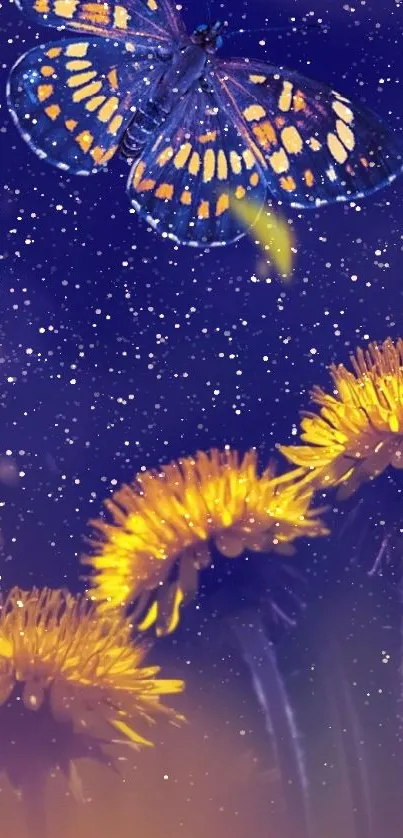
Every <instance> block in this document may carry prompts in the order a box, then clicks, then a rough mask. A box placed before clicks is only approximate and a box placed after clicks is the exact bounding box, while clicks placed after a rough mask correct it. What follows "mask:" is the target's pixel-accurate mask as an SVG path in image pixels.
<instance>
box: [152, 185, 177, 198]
mask: <svg viewBox="0 0 403 838" xmlns="http://www.w3.org/2000/svg"><path fill="white" fill-rule="evenodd" d="M173 194H174V188H173V186H172V183H161V184H160V185H159V187H158V189H157V190H156V192H155V196H156V198H163V199H164V200H166V201H170V200H171V198H172V196H173Z"/></svg>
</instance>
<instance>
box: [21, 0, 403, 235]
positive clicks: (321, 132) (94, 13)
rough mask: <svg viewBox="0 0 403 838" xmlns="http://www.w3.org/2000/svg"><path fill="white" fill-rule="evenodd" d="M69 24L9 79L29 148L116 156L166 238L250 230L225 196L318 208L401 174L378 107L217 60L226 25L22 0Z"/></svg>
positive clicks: (123, 8)
mask: <svg viewBox="0 0 403 838" xmlns="http://www.w3.org/2000/svg"><path fill="white" fill-rule="evenodd" d="M19 6H20V8H21V9H22V10H23V11H25V12H27V13H28V14H29V15H30V17H31V19H33V21H34V22H35V23H43V24H44V25H46V26H54V27H57V28H58V29H65V28H66V29H71V30H73V31H74V32H76V33H78V36H77V37H75V38H71V39H70V38H62V39H61V40H59V41H56V42H54V43H52V44H46V45H44V46H39V47H35V48H34V49H32V50H30V51H29V52H28V53H27V54H26V55H24V56H22V58H20V60H19V61H17V63H16V64H15V66H14V67H13V69H12V70H11V73H10V78H9V83H8V102H9V107H10V110H11V114H12V116H13V118H14V121H15V122H16V124H17V126H18V128H19V130H20V131H21V133H22V136H23V138H24V139H25V140H26V142H27V143H28V145H29V146H30V147H31V148H32V149H33V150H34V151H35V152H36V153H37V154H38V155H39V157H41V158H43V159H44V160H47V162H49V163H52V164H53V165H55V166H58V167H59V168H60V169H62V170H64V171H66V172H69V173H71V174H78V175H86V174H91V173H93V172H97V171H100V170H101V169H103V168H104V167H105V166H106V164H107V163H108V162H109V161H110V160H111V158H112V157H113V156H114V155H115V154H116V153H117V152H120V153H121V154H123V156H124V157H126V158H127V159H128V160H129V162H130V163H131V168H130V174H129V178H128V182H127V192H128V196H129V199H130V201H131V203H132V205H133V206H134V207H135V209H136V210H137V211H138V213H139V215H140V216H142V217H143V218H145V219H146V220H147V222H149V223H150V224H151V225H152V226H153V227H154V228H155V229H156V230H158V231H159V232H160V233H161V234H162V235H163V236H164V237H170V238H172V239H174V240H175V241H176V242H178V243H180V244H189V245H195V246H199V247H209V246H211V245H223V244H228V243H230V242H232V241H235V240H237V239H239V238H240V237H241V236H242V235H244V233H245V225H244V224H243V222H242V220H241V218H240V214H238V213H236V212H232V211H231V201H232V200H233V199H235V200H242V199H245V198H246V199H248V198H250V199H251V206H256V207H257V212H259V211H260V209H261V208H262V207H263V206H264V204H265V201H266V199H267V197H268V196H271V197H272V198H274V199H275V200H276V201H278V202H280V203H281V204H283V205H285V206H288V205H291V206H293V207H299V208H307V207H317V206H319V205H321V204H327V203H330V202H332V201H345V200H349V199H352V198H362V197H363V196H365V195H367V194H369V193H371V192H373V191H374V190H376V189H379V188H380V187H382V186H384V185H386V184H387V183H390V182H391V181H392V180H393V179H394V178H395V177H396V175H397V174H398V173H399V171H401V169H402V165H403V147H402V143H401V141H400V140H398V139H397V138H396V137H395V136H394V135H393V133H392V131H390V130H389V129H388V127H386V126H385V125H384V124H383V122H382V121H381V120H380V119H379V118H378V117H377V116H376V115H375V114H373V113H372V112H371V111H370V110H368V109H366V108H364V107H362V106H360V105H353V104H352V103H351V102H350V101H349V100H348V99H346V98H345V97H344V96H341V95H340V94H339V93H336V92H335V91H333V90H331V89H330V88H328V87H326V86H325V85H322V84H319V83H317V82H315V81H311V80H309V79H307V78H304V77H303V76H301V75H300V74H299V73H297V72H294V71H288V70H284V69H281V68H279V67H275V66H271V65H269V64H267V63H265V62H261V61H254V60H249V59H248V58H239V59H234V60H223V59H221V58H220V57H219V56H218V55H217V51H218V49H219V47H220V46H221V43H222V31H223V26H222V24H220V23H215V24H213V25H208V26H207V25H202V26H199V27H198V28H197V29H196V30H195V32H194V33H193V34H192V35H190V36H189V35H188V34H187V32H186V30H185V27H184V24H183V21H182V19H181V18H180V17H179V15H178V14H177V12H176V10H175V9H174V7H173V6H172V5H171V2H170V0H104V1H102V2H98V0H19Z"/></svg>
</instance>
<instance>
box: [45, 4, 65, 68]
mask: <svg viewBox="0 0 403 838" xmlns="http://www.w3.org/2000/svg"><path fill="white" fill-rule="evenodd" d="M46 2H47V0H46ZM61 51H62V48H61V47H51V48H50V49H48V50H46V52H45V55H46V57H47V58H59V55H60V53H61Z"/></svg>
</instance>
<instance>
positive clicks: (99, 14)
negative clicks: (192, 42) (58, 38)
mask: <svg viewBox="0 0 403 838" xmlns="http://www.w3.org/2000/svg"><path fill="white" fill-rule="evenodd" d="M17 2H18V6H19V8H20V9H21V11H23V12H24V13H25V14H27V15H28V16H29V17H30V18H31V19H33V20H34V21H35V22H36V23H38V24H42V26H57V27H65V28H67V29H73V30H76V31H79V32H85V33H88V34H90V33H92V34H94V35H103V36H104V37H108V36H110V37H112V36H113V38H114V39H116V40H127V39H130V40H133V41H134V42H135V43H137V44H139V43H143V44H144V45H145V44H147V43H154V44H156V43H160V44H161V45H166V44H169V43H171V42H172V41H177V40H179V39H180V38H181V37H182V36H183V35H184V34H185V28H184V25H183V22H182V20H181V18H180V17H179V15H177V14H176V12H175V10H174V8H173V6H172V5H171V3H170V0H88V2H86V0H17Z"/></svg>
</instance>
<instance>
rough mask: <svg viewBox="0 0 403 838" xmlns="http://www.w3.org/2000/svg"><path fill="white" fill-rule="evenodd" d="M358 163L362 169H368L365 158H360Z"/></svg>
mask: <svg viewBox="0 0 403 838" xmlns="http://www.w3.org/2000/svg"><path fill="white" fill-rule="evenodd" d="M360 163H361V165H362V166H364V169H368V166H369V162H368V160H367V158H366V157H360Z"/></svg>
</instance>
